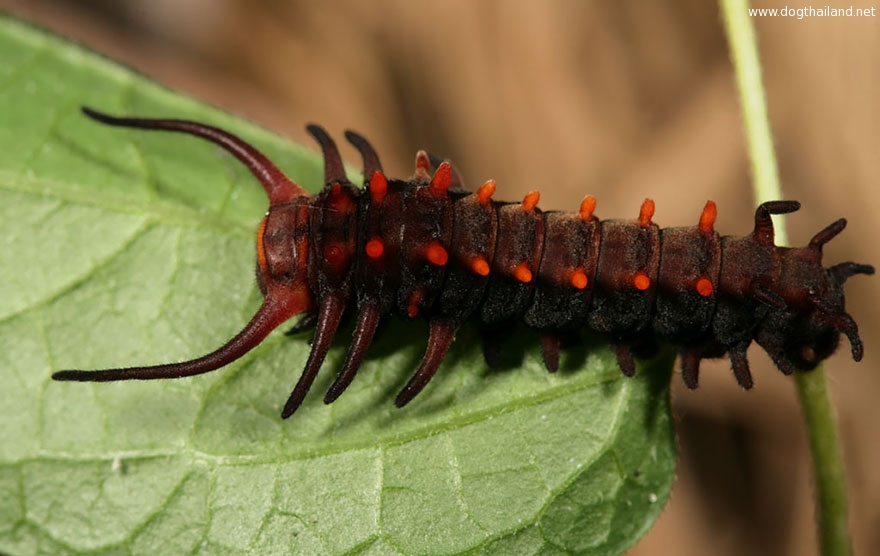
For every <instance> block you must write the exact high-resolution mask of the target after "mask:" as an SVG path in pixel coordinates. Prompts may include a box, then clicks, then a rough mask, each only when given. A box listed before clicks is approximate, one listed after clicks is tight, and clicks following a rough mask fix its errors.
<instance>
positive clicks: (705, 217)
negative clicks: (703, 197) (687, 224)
mask: <svg viewBox="0 0 880 556" xmlns="http://www.w3.org/2000/svg"><path fill="white" fill-rule="evenodd" d="M717 216H718V207H716V206H715V201H706V206H705V207H703V213H702V214H701V215H700V231H701V232H703V233H704V234H711V233H712V232H714V231H715V218H717Z"/></svg>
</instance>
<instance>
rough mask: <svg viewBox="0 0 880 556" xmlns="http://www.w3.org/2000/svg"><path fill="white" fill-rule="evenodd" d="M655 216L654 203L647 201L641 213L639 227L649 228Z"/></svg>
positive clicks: (643, 204)
mask: <svg viewBox="0 0 880 556" xmlns="http://www.w3.org/2000/svg"><path fill="white" fill-rule="evenodd" d="M653 216H654V201H652V200H651V199H645V202H644V203H642V208H641V210H640V211H639V226H641V227H642V228H647V227H648V226H650V225H651V218H653Z"/></svg>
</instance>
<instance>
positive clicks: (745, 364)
mask: <svg viewBox="0 0 880 556" xmlns="http://www.w3.org/2000/svg"><path fill="white" fill-rule="evenodd" d="M748 347H749V344H748V343H745V342H743V343H740V344H737V345H735V346H733V347H732V348H730V351H729V352H728V354H729V357H730V366H731V368H732V369H733V376H734V378H736V381H737V382H738V383H739V385H740V386H742V388H743V389H744V390H750V389H751V388H752V386H754V385H755V383H754V381H753V380H752V372H751V371H750V370H749V360H748V359H747V358H746V349H747V348H748Z"/></svg>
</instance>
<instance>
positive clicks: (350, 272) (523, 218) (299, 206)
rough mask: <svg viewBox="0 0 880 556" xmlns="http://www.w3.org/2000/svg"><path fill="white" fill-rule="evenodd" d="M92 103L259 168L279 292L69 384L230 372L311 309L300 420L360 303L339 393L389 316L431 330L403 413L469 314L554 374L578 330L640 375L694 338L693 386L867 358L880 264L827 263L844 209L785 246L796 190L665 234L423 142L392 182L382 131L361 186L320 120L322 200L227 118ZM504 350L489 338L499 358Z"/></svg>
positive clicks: (76, 374)
mask: <svg viewBox="0 0 880 556" xmlns="http://www.w3.org/2000/svg"><path fill="white" fill-rule="evenodd" d="M82 110H83V112H84V113H85V115H87V116H89V117H90V118H92V119H94V120H97V121H98V122H102V123H104V124H109V125H113V126H123V127H132V128H140V129H146V130H166V131H172V132H180V133H185V134H189V135H195V136H197V137H201V138H203V139H206V140H208V141H210V142H213V143H215V144H216V145H219V146H220V147H222V148H223V149H225V150H226V151H228V152H230V153H231V154H232V155H234V156H235V157H237V158H238V159H239V160H240V161H241V162H242V163H244V164H245V166H247V168H248V169H249V170H250V171H251V172H252V173H253V174H254V176H255V177H256V178H257V179H258V180H259V181H260V183H261V184H262V185H263V188H264V189H265V191H266V195H267V196H268V198H269V209H268V211H267V213H266V216H265V217H264V218H263V220H262V222H261V223H260V225H259V229H258V232H257V265H256V276H257V283H258V285H259V288H260V291H261V292H262V294H263V296H264V299H263V302H262V305H261V306H260V308H259V309H258V310H257V312H256V314H255V315H254V316H253V318H252V319H251V321H250V322H249V323H248V324H247V325H246V326H245V327H244V329H243V330H241V332H239V333H238V334H237V335H236V336H235V337H234V338H232V339H231V340H229V342H227V343H226V344H224V345H223V346H221V347H220V348H218V349H217V350H216V351H214V352H212V353H209V354H207V355H204V356H202V357H199V358H197V359H193V360H190V361H185V362H182V363H169V364H164V365H156V366H148V367H130V368H118V369H108V370H99V371H81V370H65V371H58V372H56V373H54V374H53V375H52V378H54V379H55V380H66V381H93V382H103V381H115V380H130V379H139V380H146V379H164V378H178V377H185V376H192V375H198V374H202V373H206V372H209V371H214V370H216V369H218V368H220V367H223V366H224V365H227V364H228V363H230V362H232V361H235V360H236V359H238V358H239V357H241V356H243V355H244V354H245V353H247V352H248V351H250V350H251V349H253V348H254V347H255V346H256V345H258V344H259V343H260V342H261V341H262V340H263V339H264V338H265V337H266V336H267V335H268V334H269V333H270V332H271V331H272V330H274V329H275V328H277V327H278V326H280V325H281V324H283V323H284V322H285V321H287V320H288V319H290V318H291V317H293V316H295V315H300V314H302V315H304V317H303V320H302V321H300V323H298V324H297V325H295V327H294V329H295V330H304V329H306V328H310V327H311V326H314V329H315V331H314V338H313V341H312V346H311V352H310V354H309V357H308V360H307V361H306V364H305V368H304V370H303V373H302V375H301V376H300V378H299V381H298V382H297V384H296V386H295V387H294V389H293V391H292V393H291V395H290V397H289V398H288V400H287V402H286V404H285V405H284V408H283V410H282V413H281V416H282V418H287V417H290V416H291V415H292V414H293V413H294V412H295V411H296V409H297V408H298V407H299V406H300V404H301V403H302V401H303V399H304V398H305V396H306V393H307V392H308V391H309V388H310V387H311V385H312V383H313V381H314V379H315V377H316V375H317V373H318V370H319V368H320V367H321V365H322V363H323V361H324V359H325V356H326V355H327V352H328V349H329V347H330V344H331V342H332V340H333V338H334V336H335V334H336V331H337V328H338V325H339V323H340V321H341V320H342V318H343V315H344V314H345V313H346V312H349V311H351V310H355V311H356V312H357V317H356V324H355V328H354V333H353V339H352V342H351V344H350V346H349V349H348V353H347V355H346V358H345V361H344V363H343V365H342V369H341V370H340V371H339V373H338V375H337V377H336V379H335V381H334V382H333V384H332V385H331V386H330V388H329V390H328V391H327V393H326V395H325V397H324V402H325V403H331V402H333V401H334V400H336V399H337V398H338V397H339V396H340V395H341V394H342V393H343V391H344V390H345V389H346V388H347V387H348V385H349V384H351V382H352V380H353V379H354V377H355V374H356V373H357V371H358V368H359V366H360V365H361V362H362V361H363V359H364V356H365V354H366V352H367V349H368V348H369V346H370V344H371V343H372V341H373V337H374V334H375V332H376V328H377V326H378V324H379V321H380V320H381V319H382V318H383V317H385V316H387V315H392V314H397V315H400V316H402V317H404V318H410V319H412V318H417V317H419V318H424V319H427V321H428V327H429V337H428V344H427V349H426V351H425V354H424V357H423V358H422V361H421V363H420V365H419V367H418V369H417V370H416V372H415V373H414V374H413V375H412V377H411V378H410V379H409V382H407V384H406V385H405V386H404V388H403V389H402V390H401V391H400V393H399V394H398V396H397V398H396V400H395V405H397V406H398V407H403V406H404V405H406V404H407V403H409V402H410V401H411V400H412V399H413V398H414V397H415V396H416V395H417V394H418V393H419V392H420V391H421V390H422V389H423V388H424V387H425V385H426V384H427V383H428V381H430V380H431V378H432V377H433V375H434V373H435V372H436V371H437V368H438V367H439V365H440V362H441V360H442V359H443V356H444V354H445V353H446V351H447V350H448V349H449V347H450V345H451V343H452V341H453V339H454V337H455V333H456V331H457V330H458V329H459V327H460V326H462V324H464V323H465V322H466V321H468V320H469V319H474V320H476V322H477V324H478V325H481V326H482V327H484V328H486V329H489V330H491V329H492V328H493V327H495V329H496V330H497V329H498V327H503V326H506V325H507V324H509V323H510V322H512V321H517V320H522V321H523V322H525V324H526V325H527V326H529V327H530V328H532V329H535V330H536V331H538V333H539V335H540V338H541V341H540V344H541V349H542V354H543V359H544V363H545V365H546V367H547V369H548V370H549V371H551V372H554V371H556V370H557V368H558V366H559V352H560V337H561V335H562V334H564V333H566V332H567V331H569V330H572V329H578V328H586V329H588V330H589V331H591V332H593V333H595V334H598V335H599V336H601V337H603V338H606V339H607V340H608V342H609V343H610V344H611V346H612V347H613V349H614V352H615V353H616V357H617V361H618V363H619V365H620V368H621V370H622V371H623V373H624V374H625V375H627V376H633V375H634V374H635V364H634V360H633V357H634V355H635V356H638V357H642V356H646V355H649V354H650V353H651V351H652V348H653V346H654V345H655V343H656V341H657V340H663V341H666V342H669V343H671V344H672V345H673V346H675V348H676V349H677V351H678V353H679V355H680V359H681V373H682V377H683V379H684V382H685V384H686V385H687V386H688V387H689V388H692V389H693V388H696V387H697V384H698V378H699V368H700V361H701V359H703V358H714V357H721V356H723V355H724V354H728V355H729V358H730V361H731V367H732V369H733V375H734V377H735V379H736V381H737V382H738V383H739V385H740V386H742V387H743V388H745V389H749V388H751V387H752V386H753V380H752V376H751V372H750V370H749V364H748V360H747V358H746V348H747V347H748V346H749V345H750V344H751V343H752V341H753V340H754V341H756V342H757V343H758V344H759V345H760V346H761V347H762V348H763V349H764V350H765V351H766V352H767V353H768V354H769V355H770V357H771V358H772V359H773V361H774V362H775V363H776V365H777V367H778V368H779V369H780V370H781V371H782V372H783V373H785V374H791V373H793V372H794V371H795V370H801V371H808V370H811V369H813V368H815V367H816V365H818V363H819V362H821V361H822V360H824V359H826V358H828V357H829V356H831V354H832V353H833V352H834V351H835V350H836V348H837V346H838V342H839V339H840V335H841V334H844V335H846V336H847V338H848V340H849V343H850V348H851V352H852V357H853V359H854V360H856V361H859V360H861V358H862V355H863V346H862V341H861V339H860V338H859V333H858V327H857V325H856V323H855V321H854V320H853V318H852V317H851V316H850V315H849V314H848V313H847V312H846V310H845V307H844V291H843V285H844V282H845V281H846V280H847V279H848V278H849V277H851V276H853V275H855V274H873V273H874V268H873V267H872V266H870V265H864V264H858V263H854V262H845V263H840V264H837V265H834V266H831V267H829V268H824V267H823V266H822V247H823V246H824V245H825V244H826V243H828V242H829V241H830V240H831V239H833V238H834V237H835V236H836V235H837V234H839V233H840V232H841V231H842V230H843V229H844V227H845V226H846V220H845V219H842V218H841V219H839V220H837V221H835V222H833V223H831V224H830V225H829V226H827V227H825V228H824V229H822V230H821V231H819V232H818V233H817V234H816V235H815V236H814V237H813V238H812V239H811V240H810V242H809V244H808V245H807V246H806V247H800V248H786V247H777V246H776V245H775V244H774V229H773V222H772V220H771V215H773V214H787V213H792V212H795V211H796V210H798V209H799V208H800V204H799V203H798V202H796V201H770V202H766V203H763V204H761V205H760V206H759V207H758V208H757V210H756V212H755V222H754V229H753V230H752V232H751V233H750V234H749V235H747V236H742V237H735V236H721V235H719V234H718V233H717V232H716V231H715V229H714V224H715V219H716V215H717V208H716V206H715V203H713V202H712V201H708V202H707V203H706V205H705V207H704V208H703V210H702V213H701V214H700V217H699V221H698V223H697V224H696V225H695V226H689V227H678V228H663V229H661V228H659V227H658V226H657V224H655V223H654V222H653V220H652V219H653V215H654V203H653V201H651V200H650V199H648V200H645V202H644V203H643V204H642V206H641V209H640V211H639V215H638V218H636V219H634V220H599V219H598V218H597V217H596V215H595V214H594V211H595V208H596V201H595V199H594V198H593V197H591V196H587V197H586V198H585V199H584V200H583V202H582V203H581V205H580V208H579V210H578V212H576V213H566V212H557V211H546V212H545V211H542V210H541V209H539V208H538V206H537V205H538V200H539V195H538V193H537V192H535V191H532V192H530V193H528V194H527V195H526V196H525V198H524V199H523V200H522V201H521V202H518V203H505V202H500V201H496V200H494V199H493V198H492V196H493V193H494V192H495V188H496V184H495V182H494V181H492V180H490V181H487V182H485V183H484V184H483V185H482V186H480V187H479V188H478V189H477V191H475V192H473V193H471V192H468V191H465V190H464V188H463V186H462V180H461V178H460V176H459V175H458V173H457V172H456V171H455V170H454V169H453V168H452V166H451V165H450V163H449V162H447V161H440V160H439V159H437V158H436V157H433V156H430V155H428V154H427V153H425V152H424V151H419V152H418V154H417V155H416V164H415V173H414V175H413V176H412V177H411V178H409V179H407V180H397V179H389V178H388V177H386V175H385V173H384V172H383V170H382V166H381V164H380V162H379V156H378V155H377V154H376V151H375V150H374V149H373V147H372V146H371V145H370V143H369V142H367V140H366V139H364V138H363V137H362V136H360V135H358V134H356V133H354V132H352V131H347V132H346V133H345V137H346V139H347V140H348V141H349V143H351V144H352V145H353V146H354V147H355V148H356V149H357V150H358V151H359V153H360V155H361V157H362V159H363V167H364V180H365V183H364V186H363V188H362V189H359V188H357V187H355V186H354V185H353V184H351V183H350V182H349V180H348V179H347V178H346V175H345V171H344V167H343V163H342V159H341V157H340V155H339V151H338V149H337V147H336V144H335V143H334V141H333V139H331V137H330V136H329V135H328V134H327V132H326V131H325V130H324V129H323V128H321V127H319V126H317V125H309V126H308V127H307V130H308V131H309V133H310V134H311V135H312V136H313V137H314V138H315V139H316V141H317V142H318V144H319V145H320V147H321V150H322V152H323V158H324V181H325V185H324V188H323V189H322V190H321V192H320V193H318V194H316V195H309V194H308V193H307V192H306V191H305V190H304V189H302V188H301V187H300V186H298V185H297V184H296V183H294V181H293V180H291V179H290V178H288V177H287V176H286V175H285V174H284V173H283V172H282V171H281V170H279V169H278V168H277V167H276V166H275V165H274V164H273V163H272V162H271V161H270V160H269V159H268V158H266V156H264V155H263V154H262V153H260V152H259V151H258V150H257V149H255V148H254V147H253V146H251V145H249V144H248V143H246V142H245V141H243V140H241V139H239V138H238V137H236V136H234V135H232V134H230V133H228V132H226V131H223V130H221V129H218V128H216V127H212V126H209V125H205V124H201V123H197V122H192V121H187V120H175V119H146V118H120V117H114V116H110V115H107V114H103V113H100V112H97V111H95V110H92V109H89V108H83V109H82ZM489 336H490V337H491V334H490V335H489ZM491 353H492V351H491V349H487V350H486V355H487V362H490V363H491V360H492V359H493V357H492V356H491Z"/></svg>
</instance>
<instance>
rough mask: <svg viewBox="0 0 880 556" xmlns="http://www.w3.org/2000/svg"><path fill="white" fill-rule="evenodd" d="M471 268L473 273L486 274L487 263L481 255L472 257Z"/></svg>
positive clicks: (487, 273) (487, 272) (487, 271)
mask: <svg viewBox="0 0 880 556" xmlns="http://www.w3.org/2000/svg"><path fill="white" fill-rule="evenodd" d="M471 270H473V271H474V273H475V274H479V275H480V276H488V275H489V263H488V261H486V259H484V258H483V257H474V259H473V260H472V261H471Z"/></svg>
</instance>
